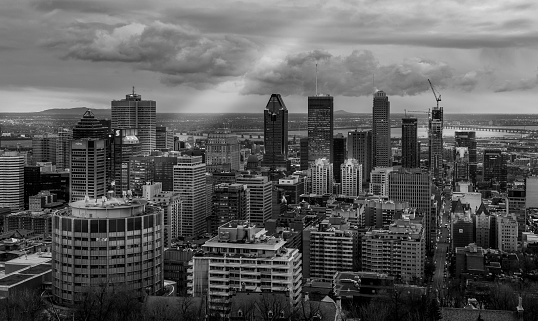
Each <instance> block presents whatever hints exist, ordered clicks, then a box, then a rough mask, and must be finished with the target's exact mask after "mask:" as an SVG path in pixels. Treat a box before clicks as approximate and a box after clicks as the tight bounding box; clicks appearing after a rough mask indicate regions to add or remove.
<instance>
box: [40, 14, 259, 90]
mask: <svg viewBox="0 0 538 321" xmlns="http://www.w3.org/2000/svg"><path fill="white" fill-rule="evenodd" d="M43 45H44V46H46V47H49V48H55V49H60V50H63V51H64V52H65V53H64V55H63V57H64V58H66V59H78V60H87V61H94V62H101V61H107V62H123V63H128V64H132V65H133V67H135V68H136V69H143V70H149V71H154V72H158V73H161V74H162V75H163V82H165V83H166V84H174V85H180V84H184V85H187V86H191V87H195V88H207V86H208V85H214V84H217V83H219V82H222V81H224V80H227V79H228V78H230V77H237V76H241V75H243V74H244V73H245V72H246V71H247V70H248V69H249V68H250V66H251V64H253V63H254V62H255V60H256V58H257V52H258V47H257V45H256V44H255V43H253V42H252V41H250V40H248V39H246V38H243V37H239V36H234V35H226V36H210V35H204V34H201V33H200V32H199V31H198V30H197V29H194V28H192V27H189V26H182V25H173V24H165V23H161V22H155V23H152V24H148V25H144V24H139V23H131V24H124V25H114V26H111V25H103V24H81V23H78V24H73V25H71V26H69V28H67V29H66V31H65V33H64V34H63V35H62V36H61V37H59V38H54V39H49V40H47V41H46V42H44V43H43Z"/></svg>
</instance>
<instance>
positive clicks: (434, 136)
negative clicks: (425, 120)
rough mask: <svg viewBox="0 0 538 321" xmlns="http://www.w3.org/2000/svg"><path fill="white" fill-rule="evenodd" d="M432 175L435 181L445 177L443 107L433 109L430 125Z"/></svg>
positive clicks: (429, 147) (429, 145)
mask: <svg viewBox="0 0 538 321" xmlns="http://www.w3.org/2000/svg"><path fill="white" fill-rule="evenodd" d="M428 149H429V157H428V158H429V163H430V173H431V174H432V178H433V179H434V180H439V179H440V178H441V177H442V175H443V107H433V109H432V112H431V115H430V119H429V124H428Z"/></svg>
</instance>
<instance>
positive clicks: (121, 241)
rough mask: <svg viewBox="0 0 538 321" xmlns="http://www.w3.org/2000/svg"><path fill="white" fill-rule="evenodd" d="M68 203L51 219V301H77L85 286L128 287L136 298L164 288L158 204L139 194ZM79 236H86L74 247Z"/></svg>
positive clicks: (162, 223)
mask: <svg viewBox="0 0 538 321" xmlns="http://www.w3.org/2000/svg"><path fill="white" fill-rule="evenodd" d="M90 142H91V141H90ZM101 142H102V141H101ZM69 205H70V207H69V208H67V209H65V210H62V211H58V212H56V213H55V214H54V216H53V220H52V233H53V236H52V258H53V259H52V271H53V272H52V294H53V295H54V299H55V302H57V303H59V304H61V305H69V306H72V305H74V304H78V303H81V302H82V301H83V300H84V297H85V296H84V294H87V292H88V290H89V289H92V288H96V289H100V288H101V287H102V286H103V285H107V286H109V287H111V288H116V287H117V288H120V289H125V290H129V291H130V292H131V293H134V295H135V296H136V297H138V298H140V299H142V298H143V297H145V296H147V295H155V294H156V293H157V292H159V291H160V290H161V289H162V288H163V273H162V269H163V225H164V222H163V213H162V210H161V209H160V208H158V207H154V206H150V205H147V201H146V200H143V199H131V198H129V199H127V198H124V199H117V198H110V199H107V198H106V197H104V198H102V199H101V198H100V199H86V200H81V201H76V202H73V203H71V204H69ZM80 240H86V241H83V242H82V244H83V245H84V246H82V247H80V246H78V247H77V244H81V241H80ZM66 244H67V245H66ZM73 248H75V250H74V251H73ZM73 253H76V255H73Z"/></svg>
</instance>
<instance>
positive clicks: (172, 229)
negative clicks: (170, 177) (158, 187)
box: [148, 192, 183, 248]
mask: <svg viewBox="0 0 538 321" xmlns="http://www.w3.org/2000/svg"><path fill="white" fill-rule="evenodd" d="M148 200H151V202H152V204H155V205H157V206H159V207H161V208H162V209H163V221H164V236H163V242H164V247H165V248H168V247H170V246H172V243H173V242H174V241H175V240H177V239H178V238H179V237H180V236H182V235H181V234H179V224H180V219H181V214H182V211H183V207H182V204H183V203H182V201H181V196H180V193H178V192H160V193H156V194H154V195H152V196H151V198H148Z"/></svg>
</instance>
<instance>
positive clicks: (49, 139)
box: [32, 134, 58, 165]
mask: <svg viewBox="0 0 538 321" xmlns="http://www.w3.org/2000/svg"><path fill="white" fill-rule="evenodd" d="M57 140H58V135H53V134H44V135H34V137H33V138H32V152H33V155H34V161H35V162H51V163H52V164H53V165H56V141H57Z"/></svg>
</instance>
